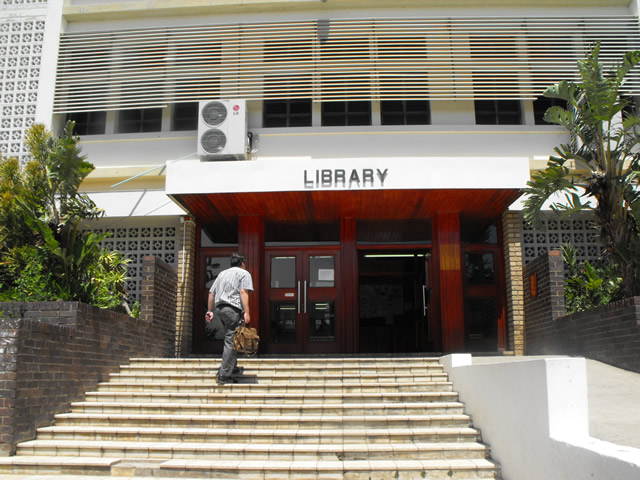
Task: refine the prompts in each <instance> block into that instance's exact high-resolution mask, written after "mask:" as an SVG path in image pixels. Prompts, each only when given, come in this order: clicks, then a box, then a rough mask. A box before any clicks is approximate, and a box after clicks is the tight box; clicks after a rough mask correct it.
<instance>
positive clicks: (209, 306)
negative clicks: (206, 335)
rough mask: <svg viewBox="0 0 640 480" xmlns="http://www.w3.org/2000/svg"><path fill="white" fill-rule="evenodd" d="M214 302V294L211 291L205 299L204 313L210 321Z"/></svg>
mask: <svg viewBox="0 0 640 480" xmlns="http://www.w3.org/2000/svg"><path fill="white" fill-rule="evenodd" d="M215 304H216V296H215V295H214V294H213V292H209V298H208V299H207V310H208V311H207V313H206V314H205V316H204V318H206V319H207V322H210V321H211V320H213V307H214V305H215Z"/></svg>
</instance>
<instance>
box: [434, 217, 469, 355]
mask: <svg viewBox="0 0 640 480" xmlns="http://www.w3.org/2000/svg"><path fill="white" fill-rule="evenodd" d="M436 235H437V244H438V265H439V280H440V282H439V283H440V314H441V319H442V349H443V350H444V351H445V352H460V351H463V350H464V347H465V335H464V293H463V288H462V259H461V251H460V215H459V214H458V213H457V212H456V213H448V212H447V213H438V214H437V215H436Z"/></svg>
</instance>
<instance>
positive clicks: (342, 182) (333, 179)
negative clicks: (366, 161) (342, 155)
mask: <svg viewBox="0 0 640 480" xmlns="http://www.w3.org/2000/svg"><path fill="white" fill-rule="evenodd" d="M388 175H389V169H388V168H385V169H381V168H353V169H350V170H349V169H344V168H333V169H331V168H323V169H316V170H306V169H305V170H304V174H303V185H304V188H305V189H307V190H308V189H311V190H317V189H322V190H326V189H332V188H339V189H345V188H346V189H358V188H370V187H373V188H382V187H384V182H385V180H386V179H387V176H388Z"/></svg>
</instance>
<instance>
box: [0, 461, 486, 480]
mask: <svg viewBox="0 0 640 480" xmlns="http://www.w3.org/2000/svg"><path fill="white" fill-rule="evenodd" d="M31 460H32V461H34V462H36V463H35V464H33V465H32V464H29V462H25V461H23V459H21V458H20V457H8V458H1V459H0V465H2V466H5V467H8V468H9V469H11V471H12V473H16V474H18V473H26V472H28V473H34V474H56V473H62V472H66V473H69V472H74V473H81V474H84V475H87V474H106V473H108V472H110V471H111V470H114V471H115V470H116V469H118V467H120V469H123V470H124V471H126V472H127V473H130V474H136V475H137V474H138V473H139V472H138V469H137V468H136V464H135V463H126V462H122V459H119V458H118V459H116V458H114V459H108V458H101V457H99V458H93V457H62V456H60V457H32V458H31ZM140 466H141V468H140V469H141V470H144V471H145V473H147V474H150V475H149V476H153V477H163V476H170V475H178V476H180V477H183V478H212V479H214V478H238V479H243V480H253V479H256V480H263V479H265V478H288V479H322V480H330V479H334V478H335V479H345V480H349V479H357V478H363V477H362V476H361V475H363V474H364V475H366V476H367V478H380V479H386V478H389V479H391V478H394V479H414V478H429V479H436V480H450V479H454V480H472V479H488V478H491V479H493V478H496V477H495V475H496V473H497V467H496V465H494V464H493V463H491V462H490V461H488V460H484V459H470V460H462V459H451V460H344V461H337V460H336V461H322V460H319V461H315V460H314V461H268V460H267V461H239V460H226V461H225V460H211V459H206V460H191V459H170V460H166V461H163V462H154V463H142V464H140ZM127 467H128V468H127ZM118 476H120V475H118Z"/></svg>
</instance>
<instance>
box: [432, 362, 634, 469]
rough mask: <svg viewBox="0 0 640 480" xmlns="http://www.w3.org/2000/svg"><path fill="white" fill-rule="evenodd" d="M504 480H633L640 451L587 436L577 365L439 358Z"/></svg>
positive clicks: (583, 380) (582, 373) (582, 369)
mask: <svg viewBox="0 0 640 480" xmlns="http://www.w3.org/2000/svg"><path fill="white" fill-rule="evenodd" d="M441 363H442V364H443V365H444V368H445V370H446V371H447V373H448V374H449V378H450V380H451V381H452V382H453V385H454V389H455V390H456V391H457V392H459V394H460V399H461V401H463V402H464V403H465V408H466V410H467V413H469V414H470V415H471V416H472V418H473V423H474V426H475V427H476V428H479V429H480V430H481V431H482V437H483V440H484V441H485V442H486V443H488V444H489V445H490V447H491V456H492V458H493V460H495V461H496V462H498V463H500V464H501V466H502V477H503V480H542V479H544V480H582V479H594V480H609V479H611V480H613V479H615V480H632V479H638V478H640V450H639V449H635V448H631V447H624V446H619V445H615V444H612V443H609V442H604V441H601V440H597V439H595V438H592V437H590V436H589V427H588V425H589V423H588V405H587V377H586V362H585V360H584V359H583V358H544V359H514V360H509V361H496V363H483V364H476V365H474V364H473V363H472V357H471V355H469V354H457V355H448V356H446V357H443V358H442V359H441Z"/></svg>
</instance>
